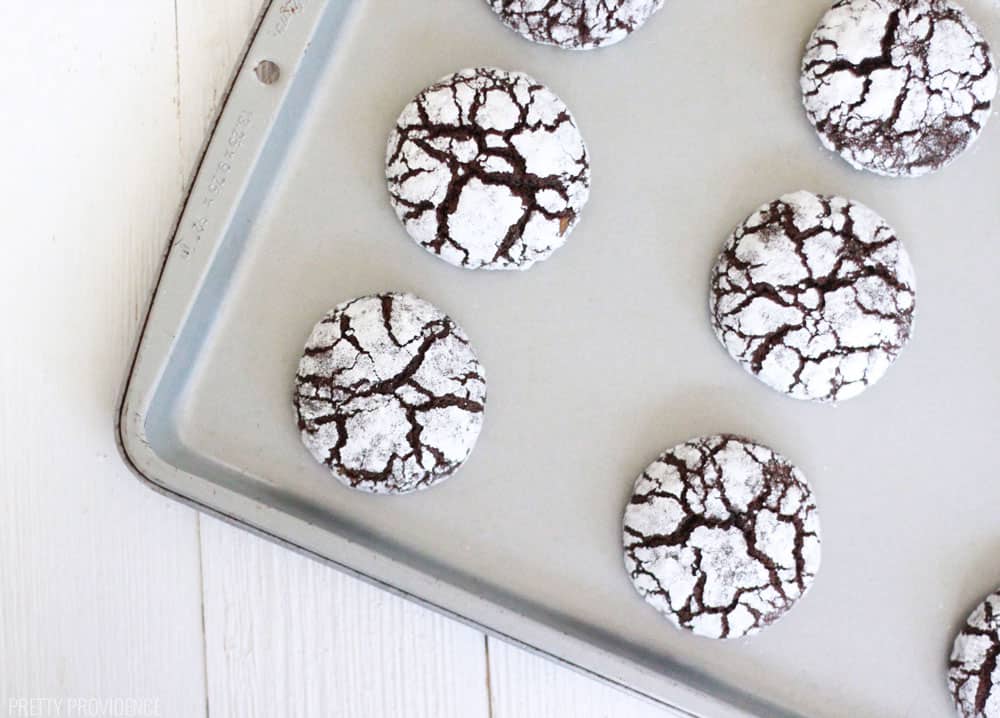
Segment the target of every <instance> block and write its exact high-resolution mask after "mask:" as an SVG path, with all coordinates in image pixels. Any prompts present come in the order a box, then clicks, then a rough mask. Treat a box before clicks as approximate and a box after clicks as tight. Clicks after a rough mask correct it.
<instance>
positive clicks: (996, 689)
mask: <svg viewBox="0 0 1000 718" xmlns="http://www.w3.org/2000/svg"><path fill="white" fill-rule="evenodd" d="M948 687H949V689H950V690H951V697H952V700H954V702H955V708H956V710H957V711H958V715H959V716H961V718H1000V590H998V591H996V592H995V593H993V594H991V595H990V596H988V597H987V598H986V600H984V601H983V602H982V603H981V604H979V606H977V607H976V610H974V611H973V612H972V614H971V615H970V616H969V618H968V620H967V621H966V622H965V625H964V626H963V627H962V630H961V631H960V632H959V634H958V636H957V637H956V638H955V643H954V646H953V647H952V651H951V661H950V662H949V664H948Z"/></svg>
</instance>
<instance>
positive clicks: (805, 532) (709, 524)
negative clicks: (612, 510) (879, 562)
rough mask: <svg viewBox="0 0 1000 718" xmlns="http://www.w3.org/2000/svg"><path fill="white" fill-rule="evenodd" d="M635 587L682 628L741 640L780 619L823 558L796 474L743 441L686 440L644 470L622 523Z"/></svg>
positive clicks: (809, 499) (812, 507) (806, 493)
mask: <svg viewBox="0 0 1000 718" xmlns="http://www.w3.org/2000/svg"><path fill="white" fill-rule="evenodd" d="M624 542H625V568H626V570H627V571H628V574H629V576H630V577H631V579H632V582H633V584H635V587H636V590H638V591H639V594H640V595H641V596H642V597H643V598H645V599H646V601H647V602H648V603H649V604H651V605H652V606H653V607H654V608H656V610H658V611H659V612H660V613H662V614H663V615H664V616H666V618H667V619H668V620H669V621H670V622H671V623H673V624H674V625H675V626H677V627H679V628H685V629H687V630H690V631H692V632H694V633H696V634H698V635H699V636H706V637H708V638H739V637H741V636H750V635H753V634H754V633H757V632H758V631H760V630H761V629H762V628H764V627H766V626H769V625H771V624H772V623H774V622H775V621H777V620H778V619H780V618H781V617H782V616H783V615H784V614H785V613H786V612H787V611H788V610H789V609H791V608H792V606H793V605H795V603H796V602H797V601H798V600H799V599H800V598H802V596H803V595H804V594H805V593H806V591H807V590H808V589H809V587H810V586H811V585H812V582H813V579H814V578H815V576H816V572H817V571H818V570H819V564H820V535H819V516H818V515H817V512H816V504H815V502H814V500H813V494H812V490H811V489H810V487H809V484H808V483H807V482H806V479H805V477H804V476H803V475H802V473H801V472H800V471H799V470H798V469H796V468H795V467H794V466H792V465H791V464H790V463H789V462H788V461H787V460H786V459H785V458H784V457H782V456H780V455H778V454H776V453H774V452H773V451H771V450H770V449H768V448H765V447H763V446H761V445H759V444H756V443H754V442H752V441H749V440H748V439H743V438H739V437H736V436H729V435H722V436H710V437H705V438H699V439H692V440H691V441H688V442H687V443H684V444H681V445H680V446H676V447H674V448H673V449H671V450H669V451H667V452H665V453H664V454H663V455H662V456H660V458H659V459H657V460H656V461H654V462H653V463H652V464H650V465H649V467H648V468H647V469H646V470H645V471H644V472H643V473H642V475H641V476H640V477H639V479H638V480H637V481H636V483H635V489H634V490H633V493H632V498H631V500H630V501H629V504H628V507H627V508H626V509H625V520H624Z"/></svg>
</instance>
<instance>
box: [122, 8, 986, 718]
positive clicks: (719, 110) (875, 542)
mask: <svg viewBox="0 0 1000 718" xmlns="http://www.w3.org/2000/svg"><path fill="white" fill-rule="evenodd" d="M967 6H968V7H969V9H970V11H971V12H972V14H973V15H974V16H975V17H976V19H977V20H978V21H979V22H980V24H981V27H982V28H983V30H984V32H985V34H986V35H987V37H988V38H989V39H990V40H991V41H992V42H993V44H994V45H995V46H997V45H1000V10H998V9H997V6H996V5H995V4H993V3H992V2H990V1H989V0H977V1H974V2H973V1H970V2H968V3H967ZM824 9H825V2H824V1H823V0H804V1H802V2H796V3H770V2H763V1H750V0H732V1H731V2H727V3H684V2H668V3H667V6H666V7H665V8H664V10H663V11H661V12H660V13H659V14H658V15H656V16H655V17H654V18H653V19H652V20H651V21H650V22H649V23H648V25H647V26H646V27H645V28H644V29H642V30H641V31H640V32H638V33H637V34H636V35H635V36H633V37H632V38H630V39H629V40H627V41H626V42H624V43H622V44H620V45H618V46H615V47H612V48H608V49H605V50H601V51H597V52H591V53H582V54H575V53H569V52H563V51H559V50H556V49H553V48H546V47H541V46H536V45H532V44H530V43H527V42H525V41H523V40H521V39H520V38H518V37H517V36H516V35H514V34H513V33H511V32H509V31H507V30H506V29H505V28H504V27H503V26H502V25H501V24H500V23H499V22H498V21H497V20H496V19H495V17H494V16H493V14H492V13H491V12H490V11H489V9H488V8H487V7H486V5H485V3H483V2H479V1H477V0H426V2H423V3H421V4H420V9H419V10H417V9H416V8H415V6H414V4H413V3H412V2H409V1H408V0H368V1H367V2H363V1H361V0H355V2H353V3H349V2H346V1H338V0H329V1H328V2H320V1H319V0H316V2H313V3H310V2H306V1H305V0H285V1H284V2H281V3H277V4H275V5H273V6H272V7H271V8H270V10H269V12H268V14H267V16H266V17H265V19H264V22H263V24H262V27H261V30H260V32H259V35H258V37H257V39H256V41H255V44H254V45H253V47H252V49H251V50H250V54H249V56H248V59H247V64H246V66H245V67H244V69H243V71H241V72H240V73H239V74H238V75H237V80H236V84H235V88H234V91H233V94H232V96H231V97H230V99H229V102H228V104H227V107H226V110H225V112H224V114H223V116H222V118H221V120H220V124H219V129H218V131H217V132H216V135H215V138H214V139H213V141H212V143H211V145H210V146H209V148H208V152H207V156H206V160H205V164H204V166H203V168H202V170H201V172H200V173H199V176H198V179H197V181H196V183H195V186H194V189H193V192H192V195H191V199H190V201H189V203H188V206H187V209H186V210H185V212H184V214H183V216H182V219H181V222H180V226H179V231H178V234H177V237H176V241H175V242H174V243H173V248H172V250H171V252H170V255H169V258H168V261H167V264H166V268H165V272H164V276H163V279H162V282H161V285H160V287H159V290H158V293H157V295H156V298H155V300H154V304H153V308H152V312H151V315H150V319H149V323H148V325H147V328H146V331H145V334H144V339H143V343H142V346H141V348H140V350H139V353H138V358H137V362H136V366H135V369H134V372H133V376H132V380H131V384H130V386H129V389H128V391H127V393H126V397H125V400H124V404H123V413H122V441H123V444H124V448H125V452H126V454H127V456H128V458H129V460H130V461H131V462H132V464H133V465H134V467H135V468H136V469H137V470H138V471H139V472H140V473H141V474H143V475H144V476H146V478H147V479H149V480H150V481H151V482H152V483H153V484H154V485H156V486H157V487H159V488H161V489H163V490H165V491H168V492H170V493H172V494H174V495H176V496H178V497H180V498H184V499H186V500H189V501H192V502H194V503H196V504H197V505H199V506H202V507H203V508H206V509H210V510H214V511H216V512H219V513H221V514H223V515H226V516H228V517H230V518H231V519H232V520H234V521H237V522H240V523H243V524H245V525H247V526H250V527H253V528H255V529H256V530H259V531H262V532H264V533H266V534H268V535H271V536H274V537H276V538H280V539H283V540H285V541H286V542H288V543H289V544H291V545H294V546H297V547H299V548H301V549H303V550H306V551H309V552H311V553H313V554H314V555H317V556H320V557H323V558H326V559H329V560H331V561H334V562H336V563H338V564H340V565H342V566H344V567H345V568H347V569H349V570H353V571H356V572H359V573H361V574H363V575H365V576H368V577H369V578H372V579H373V580H376V581H379V582H382V583H383V584H384V585H387V586H389V587H391V588H392V589H394V590H398V591H400V592H403V593H405V594H407V595H410V596H412V597H414V598H416V599H418V600H422V601H424V602H427V603H429V604H431V605H434V606H436V607H438V608H440V609H442V610H445V611H447V612H450V613H452V614H453V615H457V616H459V617H461V618H463V619H465V620H468V621H471V622H474V623H476V624H478V625H481V626H483V627H485V628H487V629H489V630H491V631H494V632H496V633H498V634H501V635H504V636H507V637H509V638H511V639H513V640H519V641H523V642H525V643H527V644H530V645H532V646H534V647H536V648H538V649H539V650H542V651H544V652H547V653H549V654H552V655H556V656H557V657H559V658H562V659H563V660H566V661H567V662H569V663H570V664H572V665H575V666H578V667H580V668H581V669H583V670H588V671H591V672H594V673H595V674H598V675H601V676H603V677H605V678H608V679H609V680H613V681H615V682H617V683H621V684H623V685H627V686H630V687H632V688H634V689H636V690H638V691H640V692H642V693H645V694H646V695H649V696H651V697H654V698H656V699H658V700H661V701H663V702H666V703H669V704H671V705H674V706H676V707H680V708H682V709H686V710H689V711H691V712H692V713H693V714H699V715H712V716H719V715H734V716H735V715H750V714H756V715H779V714H780V715H784V714H789V715H810V716H843V715H852V716H904V715H921V716H931V715H934V716H937V715H940V716H946V715H950V714H951V708H950V705H949V700H948V697H947V693H946V689H945V680H944V671H945V663H946V657H947V652H948V650H949V646H950V641H951V637H952V635H953V632H954V631H955V630H956V629H957V627H958V626H959V624H960V622H961V620H962V619H963V618H964V617H965V616H966V615H967V613H968V611H969V610H970V608H971V607H972V605H974V604H975V603H976V602H977V601H978V600H979V599H980V598H981V597H982V596H983V595H985V594H986V593H987V592H988V591H990V590H992V589H994V588H995V587H996V585H997V584H1000V560H998V559H997V556H1000V522H998V521H997V515H998V509H1000V482H998V481H996V480H995V472H996V461H995V457H996V455H997V449H996V447H997V441H996V436H997V433H998V430H1000V418H998V416H1000V414H998V412H997V411H996V406H997V402H998V400H1000V378H998V372H997V371H996V368H995V359H994V357H995V356H996V353H997V351H998V349H1000V344H998V340H997V338H996V333H995V332H994V331H993V329H992V325H993V319H992V317H993V316H994V311H995V307H996V306H997V304H998V302H1000V286H998V285H997V282H996V277H997V276H998V274H1000V201H998V200H1000V190H998V182H997V180H998V169H997V168H998V167H1000V120H997V119H994V120H993V122H992V124H991V125H990V126H988V127H987V129H986V132H985V133H984V135H983V137H982V139H981V140H980V142H979V143H978V144H977V145H976V146H975V148H974V149H973V151H972V152H970V153H969V154H968V155H966V156H965V157H963V158H962V159H960V160H959V161H958V162H957V163H956V164H954V165H953V166H952V167H951V168H949V169H947V170H945V171H944V172H941V173H939V174H936V175H933V176H931V177H928V178H924V179H920V180H916V181H912V180H911V181H901V180H889V179H882V178H878V177H874V176H870V175H865V174H861V173H858V172H855V171H853V170H851V169H850V168H849V167H848V166H847V165H846V164H845V163H843V162H842V161H840V160H838V159H836V158H834V157H832V156H831V155H829V154H828V153H826V152H824V151H823V150H822V149H821V148H820V146H819V141H818V140H817V138H816V137H815V135H814V134H813V131H812V130H811V128H810V127H809V125H808V123H807V122H806V120H805V117H804V114H803V112H802V110H801V108H800V105H799V98H798V90H797V78H798V63H799V58H800V55H801V52H802V48H803V46H804V43H805V40H806V38H807V37H808V35H809V33H810V32H811V30H812V28H813V26H814V25H815V23H816V21H817V19H818V18H819V16H820V15H821V14H822V12H823V10H824ZM261 59H273V60H275V61H277V62H278V64H279V65H280V66H281V67H282V76H281V79H280V81H279V82H278V83H276V84H275V85H273V86H270V87H265V86H262V85H261V84H260V83H258V82H256V80H255V79H254V78H253V76H252V72H251V71H250V70H251V68H252V67H253V65H254V64H255V63H256V62H257V61H259V60H261ZM477 64H491V65H496V66H500V67H505V68H510V69H520V70H524V71H527V72H528V73H530V74H532V75H534V76H535V77H537V78H538V79H540V80H542V81H544V82H545V83H547V84H548V85H549V86H550V87H552V88H553V89H554V90H555V91H556V92H557V93H558V94H560V95H561V96H562V98H563V99H564V100H565V101H566V102H567V104H568V105H569V107H570V108H571V110H572V111H573V112H574V114H575V116H576V119H577V122H578V124H579V125H580V127H581V129H582V131H583V133H584V135H585V137H586V139H587V141H588V143H589V146H590V150H591V155H592V162H593V177H594V183H593V192H592V199H591V202H590V204H589V205H588V207H587V208H586V209H585V212H584V217H583V220H582V221H581V223H580V225H579V227H578V228H577V230H576V231H575V232H574V234H573V235H572V237H571V239H570V241H569V242H568V243H567V245H566V246H565V247H564V248H563V249H561V250H559V251H558V252H557V253H556V255H555V256H554V257H553V258H552V259H551V260H549V261H548V262H545V263H543V264H540V265H538V266H537V267H536V268H534V269H532V270H531V271H529V272H527V273H524V274H516V273H493V274H491V273H473V272H466V271H462V270H459V269H455V268H453V267H451V266H449V265H447V264H445V263H444V262H441V261H439V260H436V259H434V258H433V257H431V256H430V255H428V254H427V253H425V252H424V251H423V250H421V249H420V248H418V247H417V246H416V245H415V244H414V243H413V242H412V241H410V240H409V239H408V238H407V236H406V235H405V233H404V232H403V230H402V228H401V227H400V226H399V223H398V221H397V220H396V218H395V216H394V214H393V212H392V210H391V209H390V207H389V203H388V201H387V196H386V190H385V185H384V179H383V164H382V163H383V151H384V145H385V140H386V136H387V133H388V132H389V129H390V128H391V126H392V123H393V121H394V120H395V118H396V116H397V114H398V112H399V110H400V109H401V108H402V106H403V105H404V104H405V103H406V102H407V101H408V100H409V99H410V98H411V97H412V96H413V95H414V94H415V93H416V92H417V91H418V90H420V89H421V88H423V87H424V86H425V85H427V84H429V83H430V82H431V81H433V80H435V79H437V78H438V77H440V76H442V75H444V74H447V73H448V72H451V71H454V70H456V69H459V68H462V67H466V66H472V65H477ZM800 188H808V189H812V190H815V191H820V192H826V193H837V194H844V195H847V196H850V197H853V198H855V199H857V200H860V201H862V202H864V203H865V204H868V205H869V206H871V207H873V208H875V209H876V210H877V211H879V212H880V213H881V214H883V215H884V216H885V217H886V218H888V219H889V221H890V222H891V223H892V224H893V225H894V226H895V227H896V229H897V231H898V233H899V235H900V236H901V237H902V238H903V240H904V242H905V243H906V245H907V247H908V249H909V251H910V253H911V256H912V257H913V260H914V263H915V265H916V269H917V275H918V287H919V289H918V319H917V327H916V329H917V331H916V337H915V339H914V341H913V342H912V344H911V345H910V346H909V347H908V348H907V349H906V350H905V352H904V353H903V355H902V358H901V359H900V361H899V362H898V364H897V365H896V366H895V367H894V368H893V369H892V370H891V371H890V372H889V373H888V375H887V376H886V378H885V379H884V380H883V382H882V383H881V384H879V385H878V386H876V387H875V388H873V389H871V390H870V391H869V392H868V393H866V394H865V395H863V396H862V397H861V398H858V399H855V400H852V401H850V402H848V403H845V404H843V405H842V406H840V407H838V408H831V407H828V406H814V405H809V404H804V403H799V402H795V401H792V400H788V399H785V398H783V397H781V396H779V395H778V394H775V393H774V392H771V391H770V390H768V389H766V388H765V387H764V386H762V385H760V384H758V383H757V382H755V381H753V380H752V379H751V378H749V377H748V376H747V375H745V374H744V373H743V371H742V370H741V369H740V368H739V367H738V366H737V365H736V364H735V363H733V362H732V361H731V360H730V359H729V358H728V356H727V355H726V354H725V353H724V351H723V350H722V349H721V348H720V347H719V346H718V345H717V343H716V340H715V338H714V336H713V335H712V332H711V330H710V327H709V323H708V318H707V312H706V301H707V278H708V273H709V269H710V267H711V264H712V262H713V259H714V257H715V255H716V253H717V252H718V250H719V248H720V246H721V243H722V242H723V240H724V239H725V237H726V235H727V233H728V232H729V231H730V229H731V228H732V227H733V226H734V225H735V224H736V223H737V222H738V221H740V220H741V219H742V218H743V217H744V216H745V215H747V214H748V213H749V212H750V211H752V210H753V209H754V208H756V207H757V206H758V205H759V204H761V203H762V202H764V201H767V200H770V199H773V198H774V197H776V196H778V195H780V194H782V193H784V192H788V191H792V190H796V189H800ZM384 289H400V290H409V291H413V292H415V293H417V294H419V295H421V296H423V297H425V298H426V299H428V300H430V301H432V302H434V303H435V304H437V305H438V306H440V307H442V308H444V309H445V310H446V311H448V312H449V313H450V314H451V315H452V316H453V317H455V318H456V319H457V320H458V321H459V322H460V323H461V324H462V325H463V326H464V327H465V328H466V330H467V331H468V333H469V334H470V336H471V338H472V340H473V343H474V345H475V346H476V348H477V349H478V352H479V355H480V358H481V359H482V361H483V363H484V365H485V366H486V368H487V371H488V374H489V381H490V397H489V403H488V407H487V420H486V428H485V430H484V432H483V434H482V436H481V439H480V442H479V445H478V447H477V448H476V450H475V451H474V453H473V455H472V457H471V459H470V461H469V462H468V464H467V465H466V466H465V467H464V468H463V469H462V470H461V472H460V473H459V474H458V475H457V476H456V477H455V478H454V479H453V480H451V481H449V482H446V483H445V484H444V485H442V486H440V487H438V488H435V489H433V490H431V491H429V492H425V493H422V494H419V495H415V496H410V497H405V498H376V497H371V496H367V495H361V494H357V493H352V492H350V491H348V490H347V489H344V488H342V487H341V486H340V485H339V484H337V483H335V482H334V481H332V480H331V479H330V478H329V477H328V476H326V475H325V473H324V471H323V470H322V469H321V468H320V467H318V466H316V465H314V463H313V462H312V460H311V458H310V457H309V456H308V454H307V453H306V451H305V450H304V449H303V448H302V447H301V445H300V444H299V441H298V437H297V435H296V430H295V426H294V423H293V420H292V412H291V406H290V394H291V380H292V376H293V374H294V371H295V366H296V362H297V359H298V356H299V352H300V349H301V346H302V344H303V342H304V340H305V337H306V336H307V334H308V332H309V329H310V327H311V326H312V324H313V322H314V321H315V320H316V319H317V318H318V317H319V316H320V315H321V314H322V313H323V312H324V311H325V310H326V309H328V308H329V307H331V306H332V305H334V304H336V303H338V302H340V301H342V300H344V299H347V298H350V297H353V296H356V295H359V294H363V293H368V292H373V291H378V290H384ZM723 431H726V432H737V433H744V434H747V435H750V436H753V437H754V438H756V439H758V440H760V441H762V442H764V443H766V444H769V445H771V446H773V447H774V448H775V449H777V450H779V451H781V452H782V453H784V454H785V455H786V456H788V457H790V458H792V459H793V460H794V461H795V462H796V463H797V464H798V465H799V466H800V467H801V468H802V469H803V470H804V471H805V473H806V474H807V476H808V477H809V478H810V480H811V481H812V484H813V486H814V489H815V491H816V493H817V495H818V499H819V505H820V511H821V517H822V521H823V536H824V558H823V567H822V569H821V571H820V574H819V577H818V579H817V581H816V584H815V586H814V588H813V590H812V592H811V593H810V594H809V595H808V596H807V597H806V599H804V600H803V602H802V603H801V604H800V605H799V606H798V607H797V608H796V609H795V610H794V611H793V612H792V613H791V614H790V615H789V616H788V617H787V618H786V620H784V621H783V622H781V623H780V624H778V625H777V626H775V627H773V628H771V629H769V630H767V631H765V632H764V633H763V634H761V635H760V636H758V637H756V638H753V639H750V640H746V641H737V642H732V643H714V642H710V641H707V640H703V639H697V638H694V637H692V636H689V635H685V634H682V633H680V632H678V631H676V630H674V629H672V628H670V627H669V626H668V625H667V624H666V623H665V622H664V621H662V620H660V619H659V617H658V616H657V615H656V614H655V612H654V611H653V610H652V609H650V608H648V607H647V606H646V605H645V604H644V603H643V602H642V601H641V599H639V597H638V596H637V595H636V594H635V592H634V591H633V589H632V587H631V585H630V583H629V581H628V579H627V578H626V576H625V574H624V571H623V568H622V557H621V548H620V520H621V513H622V509H623V506H624V502H625V501H626V499H627V496H628V494H629V491H630V488H631V485H632V482H633V480H634V478H635V476H636V475H637V473H638V472H639V471H640V470H641V469H642V468H643V467H644V466H646V464H647V463H648V462H649V461H650V460H651V459H653V458H654V457H655V456H656V455H657V454H658V453H659V452H660V451H661V450H662V449H664V448H666V447H669V446H672V445H674V444H676V443H678V442H680V441H682V440H684V439H687V438H689V437H691V436H695V435H699V434H706V433H715V432H723Z"/></svg>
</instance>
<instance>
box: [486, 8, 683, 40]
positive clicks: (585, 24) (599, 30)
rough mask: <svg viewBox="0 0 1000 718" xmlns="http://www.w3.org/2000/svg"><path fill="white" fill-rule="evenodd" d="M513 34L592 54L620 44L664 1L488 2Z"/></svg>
mask: <svg viewBox="0 0 1000 718" xmlns="http://www.w3.org/2000/svg"><path fill="white" fill-rule="evenodd" d="M487 2H488V3H489V5H490V7H492V8H493V10H494V12H496V13H497V14H498V15H499V16H500V19H501V20H503V22H504V23H505V24H506V25H507V26H508V27H509V28H510V29H512V30H514V32H516V33H518V34H519V35H521V36H522V37H525V38H527V39H528V40H532V41H533V42H538V43H542V44H543V45H556V46H558V47H564V48H567V49H570V50H592V49H594V48H598V47H606V46H608V45H614V44H615V43H617V42H621V41H622V40H624V39H625V38H626V37H628V36H629V35H630V34H631V33H632V32H634V31H635V30H637V29H639V28H640V27H641V26H642V25H643V24H644V23H645V22H646V21H647V20H648V19H649V18H650V17H651V16H652V15H653V13H655V12H656V11H657V10H659V9H660V8H661V7H663V3H664V0H487Z"/></svg>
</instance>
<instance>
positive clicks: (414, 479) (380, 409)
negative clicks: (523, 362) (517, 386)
mask: <svg viewBox="0 0 1000 718" xmlns="http://www.w3.org/2000/svg"><path fill="white" fill-rule="evenodd" d="M485 403H486V375H485V372H484V371H483V367H482V366H481V365H480V363H479V360H478V359H477V358H476V355H475V353H474V352H473V350H472V347H471V345H470V344H469V339H468V337H467V336H466V334H465V332H464V331H463V330H462V328H461V327H459V326H458V325H457V324H455V322H454V321H452V319H451V318H449V317H448V316H447V315H445V314H444V313H443V312H441V311H440V310H439V309H437V308H436V307H434V306H433V305H431V304H429V303H428V302H426V301H424V300H422V299H419V298H417V297H415V296H413V295H411V294H397V293H387V294H379V295H372V296H366V297H360V298H358V299H353V300H351V301H348V302H344V303H343V304H339V305H338V306H336V307H335V308H334V309H332V310H331V311H330V312H328V313H327V314H326V316H324V317H323V319H322V320H321V321H320V322H319V323H318V324H317V325H316V326H315V327H314V329H313V331H312V333H311V335H310V336H309V340H308V341H307V343H306V346H305V350H304V351H303V354H302V359H301V360H300V362H299V367H298V372H297V373H296V376H295V395H294V405H295V412H296V417H297V419H298V426H299V431H300V433H301V436H302V442H303V443H304V444H305V445H306V448H308V449H309V452H310V453H311V454H312V455H313V457H314V458H315V459H316V460H317V461H319V462H320V463H321V464H323V465H324V466H326V467H327V469H328V470H329V471H330V473H331V474H333V476H334V477H336V478H337V479H338V480H339V481H341V482H342V483H344V484H346V485H347V486H350V487H352V488H355V489H360V490H363V491H368V492H371V493H380V494H401V493H408V492H410V491H416V490H418V489H424V488H428V487H430V486H433V485H435V484H437V483H439V482H441V481H443V480H444V479H446V478H448V477H449V476H451V475H452V474H453V473H454V472H455V471H456V470H457V469H458V468H459V467H460V466H461V465H462V464H463V463H464V462H465V460H466V459H467V458H468V456H469V454H470V453H471V451H472V448H473V446H474V445H475V443H476V439H477V438H478V436H479V432H480V429H481V428H482V424H483V411H484V408H485Z"/></svg>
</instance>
